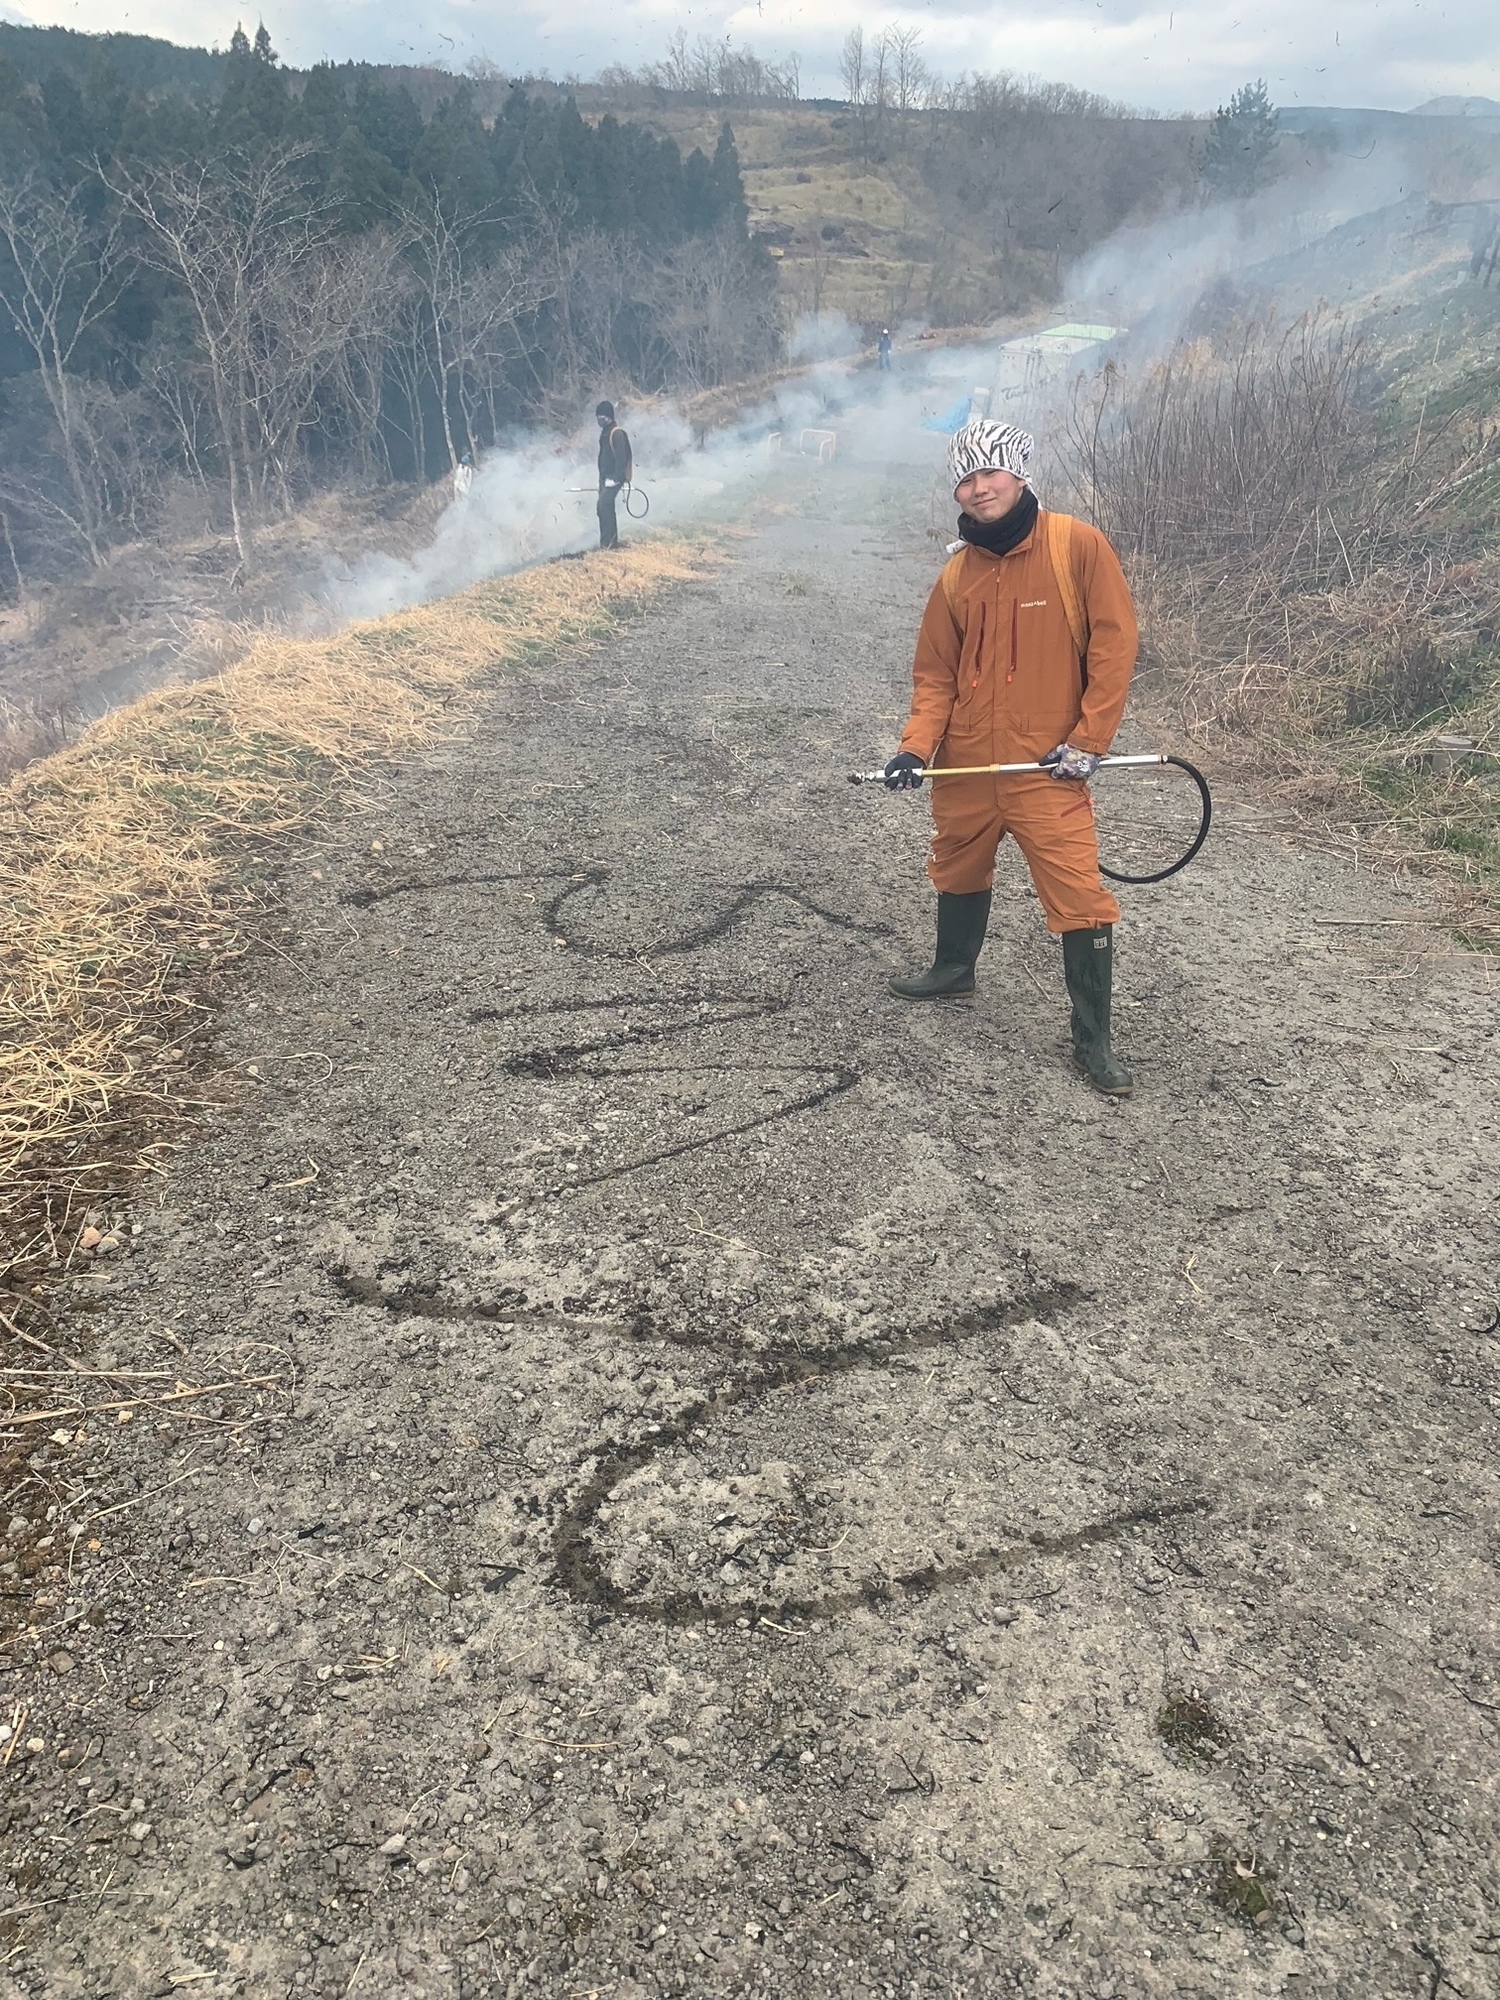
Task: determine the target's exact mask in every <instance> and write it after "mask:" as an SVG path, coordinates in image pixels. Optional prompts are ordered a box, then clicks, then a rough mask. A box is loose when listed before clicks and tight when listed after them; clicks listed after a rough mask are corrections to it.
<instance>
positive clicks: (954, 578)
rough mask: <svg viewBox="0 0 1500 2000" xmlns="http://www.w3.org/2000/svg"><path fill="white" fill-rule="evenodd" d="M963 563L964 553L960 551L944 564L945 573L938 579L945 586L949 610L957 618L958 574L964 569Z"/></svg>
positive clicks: (944, 590)
mask: <svg viewBox="0 0 1500 2000" xmlns="http://www.w3.org/2000/svg"><path fill="white" fill-rule="evenodd" d="M963 563H964V552H963V550H962V549H960V550H959V552H958V554H957V555H956V556H949V558H948V560H947V561H946V562H945V563H944V564H943V573H942V575H941V577H939V579H938V581H939V582H940V583H941V584H942V586H943V596H944V597H945V598H946V599H947V603H948V609H949V610H950V611H951V612H952V613H953V616H954V617H955V618H957V616H958V603H959V597H958V573H959V571H960V570H961V569H962V568H963Z"/></svg>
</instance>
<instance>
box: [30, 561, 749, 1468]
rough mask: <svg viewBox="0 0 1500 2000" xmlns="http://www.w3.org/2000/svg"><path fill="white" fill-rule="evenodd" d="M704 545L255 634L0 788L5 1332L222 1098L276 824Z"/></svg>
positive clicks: (309, 825) (452, 714)
mask: <svg viewBox="0 0 1500 2000" xmlns="http://www.w3.org/2000/svg"><path fill="white" fill-rule="evenodd" d="M708 560H709V559H708V557H707V556H706V555H705V554H704V552H703V551H701V550H699V549H696V548H694V547H692V546H690V545H688V544H686V543H684V542H682V541H680V540H673V539H670V538H665V537H664V538H661V539H658V540H654V541H650V540H648V541H637V542H633V543H631V544H630V545H629V546H628V547H627V548H625V549H623V550H620V551H618V552H615V553H612V554H610V555H602V556H591V557H589V559H588V560H587V562H564V563H557V564H549V565H545V566H543V567H541V568H538V569H535V570H531V571H527V572H524V573H522V574H520V575H518V576H512V577H508V578H504V579H501V580H499V581H495V582H491V583H485V584H480V585H477V586H475V587H474V588H472V589H469V590H466V591H464V592H462V593H461V594H460V595H458V596H456V597H452V598H448V599H445V600H443V601H442V602H440V603H437V604H432V605H428V606H425V607H423V608H421V609H417V610H413V611H407V612H403V613H400V614H399V615H397V616H394V617H390V618H387V619H384V620H382V621H380V622H379V623H374V624H367V625H360V626H355V627H353V628H351V629H350V630H348V631H347V632H345V633H343V634H342V635H340V636H339V637H337V638H333V639H328V640H320V641H292V640H281V639H276V640H268V641H265V642H263V643H261V644H259V645H257V646H256V647H255V648H254V649H253V650H252V651H251V652H250V653H249V654H248V655H247V656H246V657H245V658H244V659H243V660H241V661H240V662H239V663H238V664H236V665H234V666H233V667H231V668H229V669H228V670H227V671H226V672H225V673H223V674H222V675H220V676H219V677H218V678H216V679H214V680H208V681H200V682H196V683H194V684H192V685H190V686H187V687H179V688H172V689H168V690H164V691H162V692H159V693H156V694H153V695H149V696H147V697H145V698H144V699H142V700H140V701H138V702H136V703H134V704H133V705H131V706H130V707H128V708H124V709H121V710H118V711H116V712H115V713H114V714H112V715H110V716H109V717H108V718H106V719H105V720H104V721H102V722H100V723H98V724H97V725H96V726H94V727H93V728H92V729H90V730H89V731H88V732H87V733H86V735H85V736H84V737H83V738H82V739H81V740H80V741H79V742H78V743H76V744H74V745H72V746H70V747H69V748H67V749H64V750H62V751H60V752H58V753H57V754H56V755H55V756H52V757H50V758H46V759H44V760H43V761H41V762H40V763H38V764H36V765H34V766H32V767H31V768H30V769H29V770H27V771H25V772H23V773H22V774H21V775H20V776H18V777H16V778H14V779H12V780H11V782H10V783H9V784H8V785H6V786H5V787H4V788H3V789H0V1255H3V1263H0V1321H3V1323H4V1325H5V1327H6V1328H7V1329H8V1330H9V1332H10V1333H11V1334H13V1335H17V1336H19V1337H21V1338H22V1339H23V1340H25V1341H26V1342H27V1344H28V1347H29V1348H30V1349H31V1350H33V1351H34V1350H35V1345H36V1339H35V1336H36V1334H37V1332H38V1331H39V1330H40V1329H41V1327H42V1324H43V1320H42V1316H41V1314H40V1311H39V1304H38V1302H39V1300H40V1299H41V1298H43V1297H45V1294H46V1292H47V1290H48V1289H49V1288H50V1285H51V1283H52V1282H53V1281H54V1280H55V1279H56V1278H57V1277H58V1276H59V1275H60V1274H63V1273H66V1272H67V1271H69V1270H70V1269H74V1268H76V1267H77V1265H78V1264H79V1262H80V1261H87V1260H88V1259H89V1257H90V1256H91V1254H92V1253H95V1252H97V1251H98V1250H99V1249H105V1250H106V1251H107V1249H108V1247H109V1238H110V1236H111V1225H113V1224H116V1223H117V1221H118V1219H119V1211H120V1206H121V1204H122V1203H123V1202H124V1200H125V1199H126V1198H127V1197H128V1195H129V1193H130V1191H131V1190H132V1189H133V1188H135V1187H136V1186H138V1185H139V1183H140V1182H141V1181H142V1179H143V1178H146V1177H149V1176H150V1175H151V1174H152V1173H153V1171H154V1170H155V1169H157V1168H158V1167H159V1165H160V1163H161V1161H162V1159H163V1158H164V1157H165V1155H166V1154H167V1153H168V1152H169V1151H170V1149H171V1147H172V1145H173V1144H174V1143H175V1142H176V1141H177V1140H178V1139H180V1137H181V1134H182V1129H183V1124H184V1121H185V1120H190V1119H191V1118H192V1116H193V1115H194V1114H195V1112H197V1111H198V1110H199V1109H200V1108H201V1107H202V1106H203V1104H204V1103H205V1101H206V1100H208V1099H210V1098H212V1097H213V1096H214V1095H215V1094H216V1093H222V1091H223V1089H224V1087H225V1082H224V1080H223V1079H220V1080H218V1081H217V1082H215V1081H214V1080H213V1079H211V1078H208V1077H206V1076H205V1073H204V1071H205V1064H204V1061H203V1057H204V1055H205V1052H206V1044H207V1038H208V1032H209V1029H210V1026H211V1020H212V1011H211V1010H212V1004H213V999H214V993H215V989H216V985H217V984H218V982H219V981H220V980H221V979H222V977H223V975H224V974H225V972H226V970H227V969H228V968H229V967H231V966H233V965H234V964H236V963H237V962H238V961H239V960H240V959H241V958H242V957H243V955H244V954H245V952H246V951H247V950H248V949H249V948H250V947H251V946H252V945H253V944H254V943H255V942H256V940H257V939H259V938H263V937H267V936H268V935H269V932H270V926H271V924H272V921H273V919H274V913H275V909H276V901H277V897H276V886H275V871H276V868H277V865H278V863H279V861H280V860H281V858H282V857H283V856H284V855H285V853H286V850H287V844H288V842H289V841H291V840H292V839H293V838H294V837H295V838H303V837H305V836H306V835H307V833H308V832H309V830H311V829H313V828H314V827H315V826H316V825H317V824H318V823H319V821H320V820H323V819H325V818H327V817H328V816H329V815H331V814H332V813H333V812H334V811H336V810H337V808H338V805H339V802H340V800H341V799H346V798H347V797H348V795H349V792H350V788H351V787H352V786H354V785H356V784H357V781H358V777H359V773H360V772H361V770H365V769H368V768H369V767H370V766H371V765H372V764H373V763H375V762H377V761H379V760H382V759H390V758H393V757H399V756H401V755H404V754H406V753H409V752H411V751H412V750H414V749H416V748H419V747H420V746H421V745H423V744H424V743H431V742H433V741H434V740H436V739H438V738H440V737H441V736H442V735H443V734H444V733H446V732H449V731H451V730H453V729H454V728H455V727H456V726H459V725H460V724H461V723H462V721H463V720H464V718H465V717H467V716H468V715H469V714H470V713H471V712H472V710H473V708H474V707H475V705H476V704H477V703H478V701H479V700H480V699H481V698H482V690H483V688H484V685H485V683H486V682H487V681H490V680H492V679H493V678H494V677H495V676H496V675H497V674H498V673H501V672H503V671H504V669H505V668H506V667H508V666H517V665H521V664H525V663H532V664H535V663H538V662H540V661H543V660H546V659H549V658H553V657H556V656H557V655H558V654H559V653H565V652H567V651H570V650H571V651H576V650H577V649H579V648H580V647H582V646H584V645H586V644H587V643H588V642H589V641H590V640H591V639H593V638H596V637H598V636H600V635H601V634H602V633H603V632H604V631H606V630H607V629H608V628H609V626H610V624H611V623H612V622H613V621H614V620H616V619H617V618H618V617H619V616H621V615H623V614H625V613H626V612H628V611H629V609H630V608H631V607H632V606H634V605H637V604H639V603H641V602H643V601H644V600H645V599H646V598H647V597H649V596H650V595H651V594H652V593H653V592H654V591H656V590H657V589H658V588H660V587H661V586H663V585H664V584H667V583H669V582H671V581H674V580H678V579H685V578H687V577H690V576H694V575H698V574H701V573H702V571H703V570H704V569H705V568H706V567H707V564H708ZM6 1379H7V1381H8V1382H9V1386H10V1397H11V1404H12V1411H13V1415H12V1426H13V1425H14V1424H15V1423H16V1422H17V1421H19V1420H18V1418H17V1417H16V1415H15V1414H14V1413H15V1411H16V1410H17V1408H18V1407H19V1405H21V1404H23V1403H25V1402H26V1401H27V1399H28V1397H29V1398H31V1399H32V1400H33V1401H34V1400H35V1397H36V1396H37V1395H38V1394H40V1395H41V1396H42V1397H43V1398H44V1399H45V1396H46V1395H47V1394H48V1393H49V1391H48V1389H47V1388H46V1387H45V1386H43V1385H42V1384H41V1383H40V1382H39V1380H38V1379H37V1378H36V1376H35V1375H34V1374H30V1373H28V1372H27V1371H25V1370H20V1371H7V1377H6ZM6 1429H7V1426H6V1424H5V1423H4V1421H3V1420H0V1442H3V1439H4V1433H5V1431H6ZM15 1437H16V1434H15V1432H14V1430H13V1431H12V1438H11V1442H12V1445H14V1443H15Z"/></svg>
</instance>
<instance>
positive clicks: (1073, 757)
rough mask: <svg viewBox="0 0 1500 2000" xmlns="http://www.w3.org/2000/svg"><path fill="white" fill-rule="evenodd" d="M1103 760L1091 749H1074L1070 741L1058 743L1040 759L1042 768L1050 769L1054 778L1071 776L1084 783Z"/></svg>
mask: <svg viewBox="0 0 1500 2000" xmlns="http://www.w3.org/2000/svg"><path fill="white" fill-rule="evenodd" d="M1103 762H1104V759H1103V758H1102V757H1096V756H1095V754H1094V752H1093V751H1092V750H1075V749H1074V748H1073V746H1072V744H1071V743H1059V744H1058V746H1057V748H1056V749H1055V750H1049V751H1048V752H1047V754H1046V756H1045V757H1044V758H1043V759H1042V769H1043V770H1044V771H1050V772H1051V773H1052V775H1053V777H1054V778H1071V779H1073V780H1074V781H1075V782H1078V783H1085V784H1086V783H1087V782H1088V780H1089V779H1090V778H1092V777H1093V775H1094V773H1095V772H1096V771H1097V770H1098V768H1099V766H1100V765H1101V764H1102V763H1103Z"/></svg>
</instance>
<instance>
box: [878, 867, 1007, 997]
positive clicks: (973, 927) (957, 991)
mask: <svg viewBox="0 0 1500 2000" xmlns="http://www.w3.org/2000/svg"><path fill="white" fill-rule="evenodd" d="M989 921H990V892H989V890H988V889H976V890H975V892H974V894H973V895H972V896H944V895H941V894H940V895H939V897H938V907H937V954H936V956H935V957H934V959H933V961H932V969H931V971H930V972H921V973H918V974H917V976H916V977H915V978H914V979H893V980H892V981H891V991H892V992H893V993H895V994H897V995H899V997H900V998H901V999H903V1000H952V999H957V998H958V997H960V996H961V995H962V994H965V993H972V992H973V991H974V964H975V961H976V960H977V959H978V957H979V951H980V947H981V946H982V945H983V943H984V934H985V931H986V929H987V928H988V926H989Z"/></svg>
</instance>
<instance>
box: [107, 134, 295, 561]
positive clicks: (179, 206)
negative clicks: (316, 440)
mask: <svg viewBox="0 0 1500 2000" xmlns="http://www.w3.org/2000/svg"><path fill="white" fill-rule="evenodd" d="M307 154H308V149H307V148H306V147H302V146H282V147H277V148H273V149H272V150H271V151H270V152H268V153H266V154H265V155H264V156H261V157H256V158H250V157H247V156H245V155H236V154H228V155H222V156H220V157H218V158H216V159H214V160H213V161H211V162H207V163H199V164H180V163H177V162H169V163H166V164H161V165H139V166H127V165H124V164H122V163H121V162H118V161H117V162H116V163H115V164H114V165H113V166H112V167H110V168H109V169H108V170H107V171H106V175H105V179H106V183H107V185H108V186H109V188H110V190H111V191H112V192H113V193H114V195H115V196H116V197H117V198H118V200H119V201H120V203H121V205H122V206H123V207H124V208H125V209H126V211H127V212H128V213H129V214H130V215H132V216H133V217H134V218H135V219H136V221H137V222H138V223H139V224H140V225H141V232H142V244H143V254H144V255H145V256H146V257H147V258H148V259H149V260H150V261H152V262H154V263H155V264H157V265H158V267H159V268H160V269H162V270H163V271H165V272H167V273H169V274H170V275H171V276H172V277H173V278H175V279H176V280H177V281H178V282H179V283H180V284H181V285H182V288H183V291H184V293H185V295H186V298H187V301H188V304H189V307H190V309H191V312H192V315H193V318H194V321H195V323H196V329H197V333H198V337H199V340H200V343H201V346H202V351H203V359H204V365H205V369H206V373H207V377H208V385H209V395H210V399H211V402H212V405H213V411H214V418H215V423H216V427H217V430H218V434H219V435H218V444H219V451H220V454H221V458H222V463H223V470H224V475H225V480H226V484H227V486H228V490H229V511H230V519H231V522H232V525H233V532H234V540H235V547H236V548H237V550H238V551H239V556H240V561H241V562H242V563H245V564H248V562H249V560H250V543H251V516H252V513H253V510H254V507H255V505H256V503H257V501H258V500H259V499H260V498H261V496H262V494H263V491H264V487H265V481H266V477H267V475H268V473H269V472H270V471H271V470H272V468H273V466H274V464H275V462H276V459H277V452H276V445H277V443H278V440H277V439H276V437H275V435H274V432H275V424H274V419H273V418H272V416H271V411H270V409H269V407H268V404H269V403H272V402H274V401H275V388H274V385H273V378H274V376H275V374H276V372H277V369H278V365H284V360H285V355H286V350H285V349H283V348H282V347H281V343H280V338H279V332H280V329H279V325H278V313H277V312H274V311H272V310H271V307H270V301H271V300H272V299H276V300H277V301H278V304H279V308H280V310H281V311H284V309H285V305H286V302H287V300H288V297H289V296H295V293H296V290H297V287H298V285H299V284H302V285H304V286H311V287H312V288H313V289H316V286H317V283H318V273H317V272H316V271H307V270H304V269H303V268H302V267H305V266H309V265H314V264H320V263H321V262H322V260H323V258H324V256H325V254H326V252H327V250H328V248H329V245H330V242H331V239H332V237H333V234H334V229H335V218H334V215H333V213H332V210H331V209H328V208H324V207H320V205H319V204H318V202H317V200H316V198H315V197H314V195H313V194H312V193H311V191H310V185H309V175H308V168H307ZM272 335H274V336H275V350H276V351H275V352H274V353H270V352H268V338H269V337H270V336H272ZM292 358H293V360H294V362H295V365H296V366H298V367H300V366H301V365H302V363H303V362H304V360H305V359H306V357H305V356H299V355H297V354H296V352H295V349H293V350H292ZM268 422H269V423H270V424H271V430H270V432H269V433H268V431H267V429H266V424H267V423H268Z"/></svg>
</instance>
